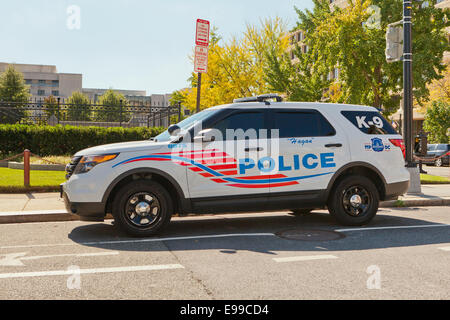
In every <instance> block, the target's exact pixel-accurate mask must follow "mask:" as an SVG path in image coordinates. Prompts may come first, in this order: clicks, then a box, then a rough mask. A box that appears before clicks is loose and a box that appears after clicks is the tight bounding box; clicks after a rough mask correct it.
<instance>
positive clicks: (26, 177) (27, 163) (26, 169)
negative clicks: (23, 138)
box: [23, 149, 30, 187]
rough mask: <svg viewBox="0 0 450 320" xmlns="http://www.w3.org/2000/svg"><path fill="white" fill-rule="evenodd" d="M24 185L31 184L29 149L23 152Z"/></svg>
mask: <svg viewBox="0 0 450 320" xmlns="http://www.w3.org/2000/svg"><path fill="white" fill-rule="evenodd" d="M23 185H24V186H25V187H29V186H30V150H28V149H25V151H24V152H23Z"/></svg>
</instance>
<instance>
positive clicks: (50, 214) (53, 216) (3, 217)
mask: <svg viewBox="0 0 450 320" xmlns="http://www.w3.org/2000/svg"><path fill="white" fill-rule="evenodd" d="M401 201H402V202H403V206H399V205H398V204H397V203H398V202H397V200H392V201H384V202H382V203H381V204H380V208H403V207H425V206H450V198H439V199H405V200H401ZM111 218H112V217H111V216H110V215H109V214H108V215H107V216H106V219H111ZM79 220H80V218H79V216H77V215H74V214H70V213H67V212H66V211H63V210H41V211H17V212H0V224H8V223H27V222H57V221H79Z"/></svg>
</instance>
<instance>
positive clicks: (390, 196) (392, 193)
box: [383, 180, 409, 201]
mask: <svg viewBox="0 0 450 320" xmlns="http://www.w3.org/2000/svg"><path fill="white" fill-rule="evenodd" d="M408 188H409V180H406V181H401V182H395V183H388V184H386V194H385V197H384V199H383V200H385V201H386V200H395V199H397V197H398V196H401V195H402V194H405V193H406V191H408Z"/></svg>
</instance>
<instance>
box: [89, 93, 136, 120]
mask: <svg viewBox="0 0 450 320" xmlns="http://www.w3.org/2000/svg"><path fill="white" fill-rule="evenodd" d="M127 104H128V101H127V100H126V99H125V96H124V95H123V94H120V93H117V92H115V91H114V90H112V89H109V90H107V91H106V92H105V93H104V94H103V95H102V96H101V97H100V98H99V101H98V107H99V108H100V109H99V111H97V113H96V120H98V121H110V122H120V121H122V122H126V121H128V120H130V113H129V112H126V111H125V108H124V106H126V105H127Z"/></svg>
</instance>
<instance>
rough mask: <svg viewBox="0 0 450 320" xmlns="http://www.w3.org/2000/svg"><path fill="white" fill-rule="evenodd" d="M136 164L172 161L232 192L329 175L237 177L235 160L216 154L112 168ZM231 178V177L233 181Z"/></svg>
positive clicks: (171, 156)
mask: <svg viewBox="0 0 450 320" xmlns="http://www.w3.org/2000/svg"><path fill="white" fill-rule="evenodd" d="M139 161H173V162H175V163H176V164H178V165H181V166H186V167H188V169H189V170H191V171H192V172H195V173H198V174H200V175H201V176H203V177H205V178H210V179H211V181H213V182H216V183H224V184H226V186H229V187H235V188H269V187H272V188H274V187H284V186H291V185H296V184H299V182H298V180H303V179H309V178H314V177H319V176H324V175H328V174H332V173H333V172H326V173H320V174H313V175H305V176H297V177H287V176H286V175H284V174H273V175H257V176H238V177H235V176H237V175H238V167H237V161H236V159H234V158H232V157H231V156H230V155H228V154H226V153H224V152H221V151H219V150H216V149H213V150H194V151H179V152H167V153H154V154H150V155H146V156H139V157H134V158H130V159H127V160H124V161H121V162H119V163H117V164H115V165H113V168H114V167H117V166H119V165H123V164H129V163H134V162H139ZM233 176H234V177H233Z"/></svg>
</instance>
